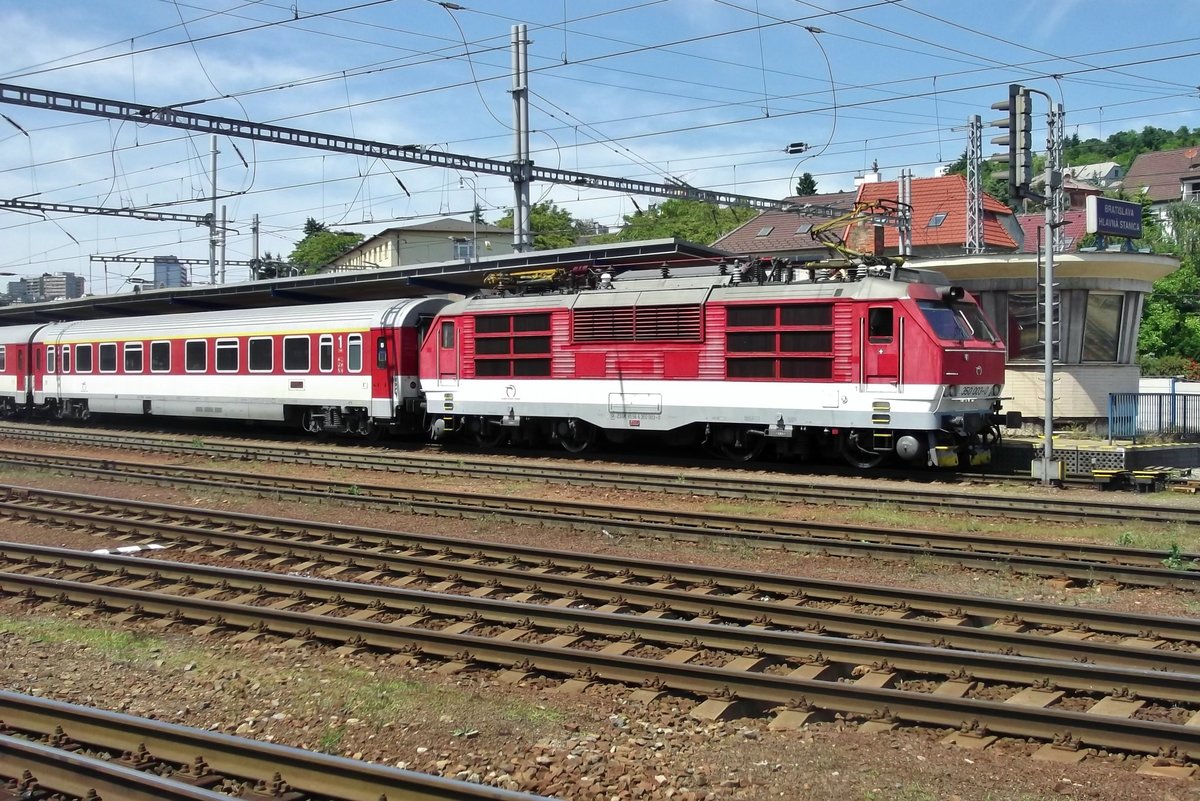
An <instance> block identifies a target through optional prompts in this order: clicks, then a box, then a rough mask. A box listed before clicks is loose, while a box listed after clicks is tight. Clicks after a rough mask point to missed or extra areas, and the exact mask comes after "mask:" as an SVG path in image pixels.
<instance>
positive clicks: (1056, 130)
mask: <svg viewBox="0 0 1200 801" xmlns="http://www.w3.org/2000/svg"><path fill="white" fill-rule="evenodd" d="M1065 117H1066V114H1065V113H1064V112H1063V106H1062V103H1058V104H1056V105H1051V106H1050V111H1049V112H1048V113H1047V114H1046V169H1047V170H1052V171H1054V172H1056V173H1058V174H1059V175H1060V180H1059V181H1058V182H1057V184H1056V185H1054V186H1050V185H1047V186H1046V208H1047V209H1053V210H1054V229H1053V231H1054V236H1053V237H1051V242H1052V243H1053V247H1052V249H1053V250H1054V252H1055V253H1062V252H1063V251H1065V250H1066V249H1067V248H1066V244H1067V243H1066V230H1065V229H1064V228H1063V217H1064V216H1065V212H1066V210H1067V204H1068V203H1069V199H1068V197H1067V193H1066V191H1065V190H1064V189H1063V185H1062V180H1061V175H1062V169H1063V166H1064V165H1063V163H1062V162H1063V130H1064V128H1065V124H1066V120H1065Z"/></svg>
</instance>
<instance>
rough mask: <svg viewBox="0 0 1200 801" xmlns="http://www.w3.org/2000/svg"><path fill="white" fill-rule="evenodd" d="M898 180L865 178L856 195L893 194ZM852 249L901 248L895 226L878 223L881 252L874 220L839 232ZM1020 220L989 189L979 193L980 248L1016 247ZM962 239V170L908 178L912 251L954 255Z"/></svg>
mask: <svg viewBox="0 0 1200 801" xmlns="http://www.w3.org/2000/svg"><path fill="white" fill-rule="evenodd" d="M898 190H899V185H898V182H897V181H880V182H877V183H865V184H863V185H862V186H860V187H859V188H858V197H857V200H858V202H860V203H870V202H872V201H876V200H895V199H896V197H897V193H898ZM843 236H844V238H845V240H846V244H847V245H848V246H849V247H851V248H853V249H854V250H859V251H863V252H865V253H875V254H876V255H896V254H898V253H899V252H900V234H899V231H898V230H897V229H896V227H895V226H886V227H884V229H883V243H882V248H883V252H882V253H879V252H878V248H879V243H878V238H877V232H876V231H875V226H874V225H872V224H871V223H870V222H859V223H855V224H853V225H850V226H847V228H846V231H845V233H844V234H843ZM1020 236H1021V229H1020V226H1018V225H1017V223H1016V220H1015V218H1014V217H1013V213H1012V210H1011V209H1009V208H1008V206H1006V205H1004V204H1003V203H1001V202H1000V201H999V200H996V199H995V198H994V197H992V196H991V195H988V194H986V193H985V194H984V196H983V248H984V251H985V252H987V253H1009V252H1012V251H1015V250H1017V249H1018V248H1019V242H1018V238H1019V237H1020ZM966 242H967V180H966V178H964V177H963V176H961V175H943V176H940V177H937V178H914V179H912V250H913V252H912V255H913V256H916V257H936V256H959V255H961V254H962V253H963V252H964V249H965V247H966Z"/></svg>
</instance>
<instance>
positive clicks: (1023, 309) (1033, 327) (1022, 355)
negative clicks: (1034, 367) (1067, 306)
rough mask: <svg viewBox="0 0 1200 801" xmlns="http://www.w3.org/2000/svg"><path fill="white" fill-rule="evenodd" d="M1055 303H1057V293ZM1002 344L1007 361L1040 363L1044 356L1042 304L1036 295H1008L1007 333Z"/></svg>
mask: <svg viewBox="0 0 1200 801" xmlns="http://www.w3.org/2000/svg"><path fill="white" fill-rule="evenodd" d="M1055 302H1058V294H1057V293H1055ZM1004 344H1006V345H1007V346H1008V360H1009V361H1041V360H1042V358H1043V357H1044V356H1045V346H1044V345H1043V344H1042V304H1041V303H1040V302H1039V297H1038V293H1036V292H1009V293H1008V331H1007V335H1006V338H1005V340H1004Z"/></svg>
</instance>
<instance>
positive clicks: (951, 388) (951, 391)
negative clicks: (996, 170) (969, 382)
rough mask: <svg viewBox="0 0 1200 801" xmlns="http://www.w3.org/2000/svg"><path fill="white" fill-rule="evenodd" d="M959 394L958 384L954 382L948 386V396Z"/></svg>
mask: <svg viewBox="0 0 1200 801" xmlns="http://www.w3.org/2000/svg"><path fill="white" fill-rule="evenodd" d="M957 395H958V387H957V386H955V385H954V384H950V385H948V386H947V387H946V396H947V397H950V398H953V397H955V396H957Z"/></svg>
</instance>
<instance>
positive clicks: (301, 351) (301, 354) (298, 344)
mask: <svg viewBox="0 0 1200 801" xmlns="http://www.w3.org/2000/svg"><path fill="white" fill-rule="evenodd" d="M311 348H312V343H311V342H310V341H309V338H308V337H306V336H304V337H284V338H283V371H284V372H285V373H306V372H308V369H309V364H310V359H311V356H310V354H309V350H310V349H311Z"/></svg>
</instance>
